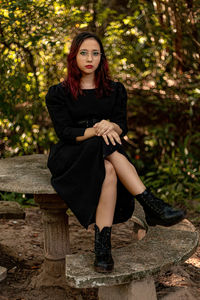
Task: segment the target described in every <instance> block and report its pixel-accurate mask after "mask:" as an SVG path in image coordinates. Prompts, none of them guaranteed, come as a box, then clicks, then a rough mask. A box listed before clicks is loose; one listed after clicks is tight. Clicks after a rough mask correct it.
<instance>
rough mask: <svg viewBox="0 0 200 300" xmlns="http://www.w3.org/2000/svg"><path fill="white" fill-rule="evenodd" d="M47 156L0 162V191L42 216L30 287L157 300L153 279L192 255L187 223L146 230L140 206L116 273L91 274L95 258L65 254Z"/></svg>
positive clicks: (62, 208) (65, 229)
mask: <svg viewBox="0 0 200 300" xmlns="http://www.w3.org/2000/svg"><path fill="white" fill-rule="evenodd" d="M46 162H47V156H45V155H40V154H35V155H30V156H23V157H14V158H8V159H1V160H0V190H3V191H10V192H12V191H13V192H19V193H31V194H34V198H35V202H36V203H38V204H39V206H40V208H41V209H42V211H43V224H44V263H43V267H42V271H41V273H40V274H39V276H37V278H35V279H33V281H32V285H33V286H42V285H47V286H61V287H65V286H66V284H67V285H69V286H71V287H74V288H92V287H96V288H98V289H99V299H100V300H110V299H113V300H114V299H115V300H118V299H120V300H121V299H123V300H126V299H127V300H130V299H134V300H137V299H139V300H141V299H142V300H146V299H148V300H151V299H156V292H155V285H154V280H153V276H154V275H156V274H158V273H159V272H161V271H167V270H169V269H170V267H171V266H172V265H176V264H179V263H181V262H183V261H185V260H187V259H188V258H189V257H190V256H191V255H192V254H193V253H194V252H195V250H196V248H197V245H198V239H199V237H198V233H197V232H196V231H195V228H194V227H193V225H192V224H191V223H190V222H189V221H188V220H183V221H182V222H181V223H179V224H177V225H174V226H171V227H167V228H166V227H162V226H156V227H149V228H148V227H147V225H146V223H145V221H144V214H143V211H142V210H141V207H140V206H139V205H137V206H136V211H135V213H134V215H133V217H132V221H133V225H134V226H133V232H134V234H135V238H136V239H137V240H138V241H137V242H136V241H135V240H133V242H131V243H130V244H129V245H128V246H126V247H123V248H119V249H113V257H114V260H115V269H114V271H113V272H112V273H110V274H100V273H96V272H95V271H94V270H93V260H94V254H91V253H88V254H87V255H85V254H84V255H79V254H73V255H71V254H70V246H69V226H68V216H67V214H66V210H67V206H66V204H65V203H64V202H63V201H62V199H61V198H60V197H59V196H58V195H57V194H56V192H55V191H54V189H53V188H52V186H51V184H50V176H51V175H50V172H49V170H48V169H47V166H46Z"/></svg>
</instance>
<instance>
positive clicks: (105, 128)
mask: <svg viewBox="0 0 200 300" xmlns="http://www.w3.org/2000/svg"><path fill="white" fill-rule="evenodd" d="M93 128H95V132H96V135H97V136H102V138H103V139H104V141H105V143H106V144H107V145H109V140H110V141H111V143H112V144H113V145H116V142H118V143H119V144H121V139H120V137H119V134H118V133H117V132H116V131H115V129H114V128H115V127H114V124H113V123H112V122H109V121H107V120H102V121H100V122H97V123H96V124H94V126H93Z"/></svg>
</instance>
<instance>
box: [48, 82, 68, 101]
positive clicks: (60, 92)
mask: <svg viewBox="0 0 200 300" xmlns="http://www.w3.org/2000/svg"><path fill="white" fill-rule="evenodd" d="M66 96H67V92H66V88H65V87H64V85H63V83H62V82H59V83H57V84H54V85H52V86H50V87H49V89H48V92H47V94H46V100H47V101H49V100H50V101H51V99H52V98H58V97H59V99H62V98H63V99H66Z"/></svg>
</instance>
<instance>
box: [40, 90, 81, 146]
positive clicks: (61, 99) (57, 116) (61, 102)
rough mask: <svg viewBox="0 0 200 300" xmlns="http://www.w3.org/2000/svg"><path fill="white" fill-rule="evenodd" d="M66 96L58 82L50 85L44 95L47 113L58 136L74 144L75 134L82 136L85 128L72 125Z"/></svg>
mask: <svg viewBox="0 0 200 300" xmlns="http://www.w3.org/2000/svg"><path fill="white" fill-rule="evenodd" d="M66 98H67V95H66V94H65V92H64V90H63V89H62V88H61V87H60V85H59V84H58V85H54V86H51V87H50V88H49V90H48V93H47V95H46V97H45V99H46V105H47V108H48V111H49V115H50V117H51V120H52V122H53V126H54V129H55V132H56V134H57V136H58V138H59V139H60V140H63V141H66V142H68V143H72V144H75V143H76V137H77V136H84V133H85V128H78V127H75V126H74V122H73V120H72V118H71V115H70V113H69V111H68V108H67V105H66V101H67V99H66Z"/></svg>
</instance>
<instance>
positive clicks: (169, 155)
mask: <svg viewBox="0 0 200 300" xmlns="http://www.w3.org/2000/svg"><path fill="white" fill-rule="evenodd" d="M0 17H1V23H0V64H1V71H0V72H1V76H0V84H1V92H0V128H1V136H0V140H1V143H0V151H1V154H2V157H7V156H13V155H24V154H32V153H47V152H48V150H49V146H50V144H51V143H55V142H56V141H57V138H56V136H55V132H54V130H53V128H52V124H51V122H50V119H49V116H48V113H47V109H46V107H45V95H46V93H47V90H48V88H49V87H50V86H51V85H53V84H56V83H58V82H60V81H63V78H64V77H65V75H66V73H67V68H66V57H67V53H68V51H69V47H70V44H71V41H72V39H73V36H74V35H75V34H76V33H78V32H80V31H82V30H89V31H94V32H96V33H97V34H98V35H99V37H100V38H101V39H102V42H103V45H104V47H105V52H106V56H107V58H108V59H109V62H110V64H109V66H110V70H111V74H112V76H113V78H114V79H116V80H121V81H122V82H123V83H124V84H125V85H126V87H127V90H128V96H129V101H128V117H129V129H130V131H129V138H130V140H131V141H132V143H133V144H134V145H135V146H134V147H133V148H131V147H129V149H128V151H129V153H130V155H131V156H132V158H133V161H134V163H135V165H136V167H137V168H138V170H139V171H140V173H141V174H142V175H143V176H144V178H145V181H146V183H147V184H151V185H152V186H153V187H154V188H155V189H157V190H158V191H160V193H161V194H162V197H164V198H166V199H168V200H169V201H177V200H178V201H180V202H181V201H188V199H192V198H194V197H196V199H199V198H200V197H199V161H200V154H199V145H200V137H199V134H198V132H200V128H199V127H200V125H199V114H200V104H199V101H198V100H199V98H200V89H199V79H200V76H199V45H200V42H199V30H200V22H199V15H198V1H197V0H194V1H188V2H185V1H183V0H180V1H178V2H176V1H168V2H166V1H162V3H161V1H141V0H137V1H133V0H125V1H124V2H123V5H121V1H119V0H117V1H103V0H98V1H93V2H92V1H89V0H84V1H80V0H70V1H65V0H57V1H53V0H45V1H44V0H38V1H27V0H18V1H16V0H12V1H5V0H2V1H1V7H0ZM186 20H187V21H186ZM168 192H169V194H167V193H168ZM5 197H8V198H9V197H11V198H13V197H14V198H15V197H17V196H15V195H14V194H13V195H11V194H8V195H6V194H4V198H5Z"/></svg>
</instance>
